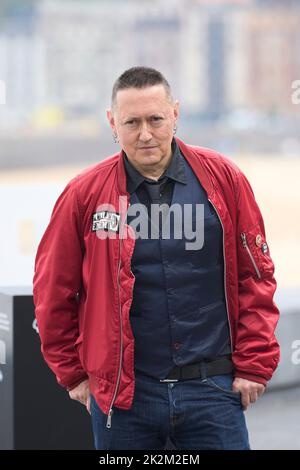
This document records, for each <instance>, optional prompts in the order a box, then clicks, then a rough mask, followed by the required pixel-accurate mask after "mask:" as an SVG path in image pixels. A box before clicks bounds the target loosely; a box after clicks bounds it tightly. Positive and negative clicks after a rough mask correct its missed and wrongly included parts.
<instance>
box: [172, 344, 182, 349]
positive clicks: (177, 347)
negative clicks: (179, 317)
mask: <svg viewBox="0 0 300 470" xmlns="http://www.w3.org/2000/svg"><path fill="white" fill-rule="evenodd" d="M173 346H174V348H175V349H179V348H180V346H181V343H174V344H173Z"/></svg>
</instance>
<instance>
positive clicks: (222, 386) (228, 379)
mask: <svg viewBox="0 0 300 470" xmlns="http://www.w3.org/2000/svg"><path fill="white" fill-rule="evenodd" d="M232 382H233V377H232V375H231V374H229V375H228V374H226V375H214V376H211V377H207V382H206V383H207V385H210V386H212V387H213V388H214V389H215V390H218V391H219V392H223V393H226V394H228V395H231V396H233V397H235V398H238V399H240V398H241V392H235V391H234V390H232Z"/></svg>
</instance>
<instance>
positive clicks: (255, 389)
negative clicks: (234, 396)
mask: <svg viewBox="0 0 300 470" xmlns="http://www.w3.org/2000/svg"><path fill="white" fill-rule="evenodd" d="M265 388H266V387H265V386H264V385H262V384H259V383H257V382H252V381H251V380H246V379H242V378H240V377H236V378H235V379H234V381H233V384H232V390H233V391H234V392H241V394H242V405H243V410H244V411H245V410H246V409H247V408H248V406H249V405H250V403H254V402H256V400H257V399H258V398H259V397H260V396H261V395H262V394H263V393H264V391H265Z"/></svg>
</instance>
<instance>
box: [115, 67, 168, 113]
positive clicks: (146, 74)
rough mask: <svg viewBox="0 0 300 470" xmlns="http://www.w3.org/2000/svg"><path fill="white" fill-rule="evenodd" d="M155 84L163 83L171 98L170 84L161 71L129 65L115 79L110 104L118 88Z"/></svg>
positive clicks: (142, 86)
mask: <svg viewBox="0 0 300 470" xmlns="http://www.w3.org/2000/svg"><path fill="white" fill-rule="evenodd" d="M155 85H163V86H164V87H165V90H166V93H167V95H168V97H169V98H170V99H171V100H172V95H171V87H170V84H169V82H168V81H167V80H166V78H165V77H164V76H163V74H162V73H161V72H159V71H158V70H155V69H153V68H151V67H131V68H130V69H127V70H125V72H123V73H122V75H120V76H119V78H118V79H117V80H116V81H115V84H114V86H113V90H112V97H111V102H112V106H113V105H114V103H115V100H116V96H117V93H118V91H119V90H125V89H127V88H146V87H148V86H155Z"/></svg>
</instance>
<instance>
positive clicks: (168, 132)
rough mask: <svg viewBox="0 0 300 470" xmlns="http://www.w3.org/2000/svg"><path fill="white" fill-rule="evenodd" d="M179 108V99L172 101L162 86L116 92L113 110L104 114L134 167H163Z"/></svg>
mask: <svg viewBox="0 0 300 470" xmlns="http://www.w3.org/2000/svg"><path fill="white" fill-rule="evenodd" d="M178 109H179V104H178V101H176V102H175V103H172V102H171V100H170V98H169V96H168V95H167V93H166V90H165V88H164V86H163V85H155V86H149V87H146V88H142V89H139V88H128V89H125V90H119V91H118V93H117V96H116V102H115V106H114V109H113V110H109V111H108V112H107V117H108V120H109V123H110V126H111V128H112V129H113V131H114V133H116V134H117V136H118V139H119V142H120V145H121V147H122V149H123V150H124V151H125V153H126V155H127V157H128V159H129V161H130V162H131V163H132V164H133V165H134V166H135V167H136V168H137V169H141V170H144V171H147V168H148V169H149V168H154V167H156V166H157V167H163V164H164V161H167V160H168V159H169V157H170V156H171V142H172V138H173V129H174V126H175V124H176V120H177V118H178Z"/></svg>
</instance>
